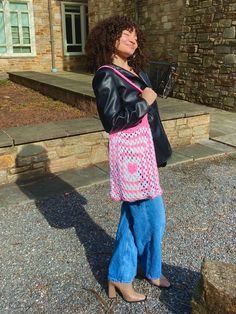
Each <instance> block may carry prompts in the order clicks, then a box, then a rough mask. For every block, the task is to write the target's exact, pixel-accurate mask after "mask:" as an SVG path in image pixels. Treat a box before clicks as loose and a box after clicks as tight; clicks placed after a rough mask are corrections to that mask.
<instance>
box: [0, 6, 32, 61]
mask: <svg viewBox="0 0 236 314" xmlns="http://www.w3.org/2000/svg"><path fill="white" fill-rule="evenodd" d="M10 2H17V3H27V4H28V11H27V12H28V13H29V31H30V42H31V44H30V47H31V52H29V53H14V52H13V43H12V36H11V27H10V25H11V21H10V7H9V3H10ZM4 6H5V10H4V11H3V12H4V24H5V25H9V27H5V35H6V48H7V52H6V53H0V58H2V59H3V58H19V57H35V56H36V49H35V28H34V14H33V0H14V1H13V0H12V1H9V0H7V1H6V0H3V7H4ZM20 26H21V21H20V24H19V32H20V38H21V39H22V36H23V35H22V29H21V28H20Z"/></svg>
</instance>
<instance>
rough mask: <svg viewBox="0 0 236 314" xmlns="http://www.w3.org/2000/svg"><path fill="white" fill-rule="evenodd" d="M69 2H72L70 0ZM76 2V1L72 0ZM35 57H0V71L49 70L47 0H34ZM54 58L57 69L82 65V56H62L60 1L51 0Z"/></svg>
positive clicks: (74, 68) (49, 47) (49, 49)
mask: <svg viewBox="0 0 236 314" xmlns="http://www.w3.org/2000/svg"><path fill="white" fill-rule="evenodd" d="M69 2H72V1H71V0H70V1H69ZM74 2H78V1H74ZM33 10H34V26H35V42H36V56H35V57H17V58H14V57H9V58H0V73H1V72H2V73H4V72H8V71H42V72H47V71H50V70H51V64H52V62H51V45H50V26H49V14H48V0H34V1H33ZM52 11H53V31H54V40H55V59H56V68H57V69H58V70H76V69H78V68H83V67H84V64H85V62H84V56H82V57H81V56H71V57H69V56H64V55H63V45H62V19H61V2H60V1H56V0H52Z"/></svg>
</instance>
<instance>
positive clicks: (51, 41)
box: [48, 0, 57, 73]
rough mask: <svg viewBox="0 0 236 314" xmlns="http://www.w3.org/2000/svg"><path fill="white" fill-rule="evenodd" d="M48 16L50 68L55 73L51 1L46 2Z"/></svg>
mask: <svg viewBox="0 0 236 314" xmlns="http://www.w3.org/2000/svg"><path fill="white" fill-rule="evenodd" d="M48 14H49V27H50V44H51V59H52V68H51V72H54V73H55V72H57V68H56V60H55V40H54V33H53V14H52V1H51V0H48Z"/></svg>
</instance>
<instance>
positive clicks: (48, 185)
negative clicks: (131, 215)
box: [16, 145, 199, 314]
mask: <svg viewBox="0 0 236 314" xmlns="http://www.w3.org/2000/svg"><path fill="white" fill-rule="evenodd" d="M29 146H30V147H27V146H25V147H24V148H23V150H24V149H25V150H26V149H30V151H31V152H32V150H34V149H35V148H36V149H35V151H38V148H39V147H35V146H36V145H29ZM40 148H41V150H42V147H40ZM22 155H23V156H24V151H21V156H22ZM43 156H44V158H45V160H47V152H46V151H45V150H44V149H43V155H41V157H40V158H41V159H42V158H43ZM16 183H17V184H18V186H19V188H20V189H21V190H22V192H23V193H24V194H25V195H27V196H28V197H29V198H30V199H34V200H35V204H36V206H37V208H38V210H39V211H40V213H41V214H42V215H43V216H44V218H45V219H46V220H47V222H48V224H49V225H50V226H51V227H53V228H56V229H67V228H74V229H75V231H76V235H77V237H78V239H79V241H80V242H81V244H82V245H83V247H84V249H85V254H86V258H87V261H88V263H89V266H90V269H91V271H92V273H93V275H94V277H95V279H96V281H97V282H98V283H99V284H100V286H101V287H102V289H104V290H106V288H107V284H106V273H107V267H108V263H109V258H110V255H111V253H112V248H113V246H114V239H113V238H112V237H111V236H109V235H108V234H107V233H106V231H105V230H104V229H103V228H102V227H100V226H99V225H98V224H97V223H95V222H94V220H93V219H92V217H90V215H89V214H88V212H87V211H86V209H85V205H86V204H87V200H86V198H85V197H84V196H83V195H81V194H80V193H78V192H77V191H76V190H75V189H74V187H73V186H71V185H70V184H68V183H67V182H65V181H63V180H62V179H61V178H59V177H58V176H56V175H54V174H52V173H50V174H49V175H47V176H44V179H43V180H38V181H37V180H36V181H35V182H32V180H30V181H29V180H28V179H27V178H26V177H25V176H19V178H18V180H17V182H16ZM45 193H46V195H47V198H45V197H44V196H45ZM55 194H60V195H64V196H65V198H64V201H63V202H62V204H57V203H55V202H54V203H53V202H51V203H50V206H49V205H48V201H47V200H48V198H49V197H50V196H53V195H55ZM43 198H45V199H43ZM72 203H73V204H72ZM163 273H164V274H166V275H167V277H168V278H169V279H170V280H171V282H172V287H171V288H170V289H168V290H162V291H161V293H160V296H159V301H160V302H161V303H163V304H165V306H166V308H168V310H169V311H170V312H172V313H181V314H184V313H191V308H190V300H191V297H192V292H193V286H194V284H195V282H196V280H197V278H198V276H199V274H198V273H196V272H193V271H190V270H188V269H185V268H182V267H177V266H172V265H168V264H163ZM142 282H143V281H142ZM142 282H141V289H142ZM153 289H157V288H155V287H153ZM117 306H118V305H117ZM159 306H160V304H159ZM146 308H148V305H147V307H146ZM155 309H156V311H158V302H157V305H156V307H155ZM111 313H112V312H111ZM156 313H158V312H156Z"/></svg>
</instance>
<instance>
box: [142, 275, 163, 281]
mask: <svg viewBox="0 0 236 314" xmlns="http://www.w3.org/2000/svg"><path fill="white" fill-rule="evenodd" d="M146 278H147V279H151V280H156V279H161V275H160V276H159V277H152V276H148V275H147V276H146Z"/></svg>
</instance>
